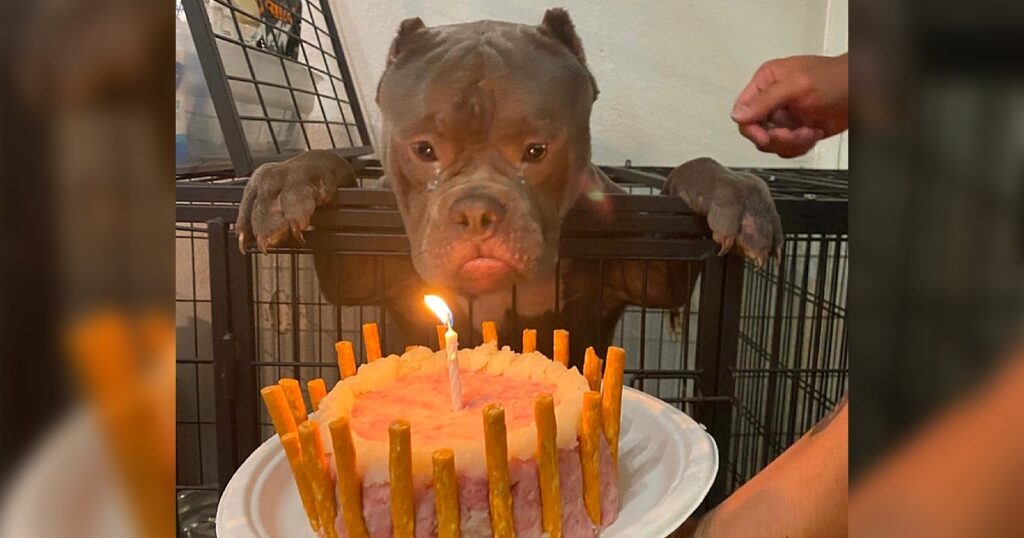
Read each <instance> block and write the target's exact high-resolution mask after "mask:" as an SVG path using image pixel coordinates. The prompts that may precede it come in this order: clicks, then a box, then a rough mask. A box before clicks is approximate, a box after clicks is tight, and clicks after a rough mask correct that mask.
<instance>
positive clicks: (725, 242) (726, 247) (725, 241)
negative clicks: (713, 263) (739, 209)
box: [718, 235, 736, 256]
mask: <svg viewBox="0 0 1024 538" xmlns="http://www.w3.org/2000/svg"><path fill="white" fill-rule="evenodd" d="M735 242H736V236H734V235H727V236H725V237H722V248H720V249H718V255H719V256H725V255H726V254H728V253H729V251H730V250H732V245H733V243H735Z"/></svg>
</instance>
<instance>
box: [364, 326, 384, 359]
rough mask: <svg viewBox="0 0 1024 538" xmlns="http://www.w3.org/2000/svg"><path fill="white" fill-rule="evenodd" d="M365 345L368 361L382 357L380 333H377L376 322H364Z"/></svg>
mask: <svg viewBox="0 0 1024 538" xmlns="http://www.w3.org/2000/svg"><path fill="white" fill-rule="evenodd" d="M363 346H364V347H366V362H373V361H375V360H377V359H379V358H381V354H380V335H379V334H378V333H377V324H376V323H365V324H363Z"/></svg>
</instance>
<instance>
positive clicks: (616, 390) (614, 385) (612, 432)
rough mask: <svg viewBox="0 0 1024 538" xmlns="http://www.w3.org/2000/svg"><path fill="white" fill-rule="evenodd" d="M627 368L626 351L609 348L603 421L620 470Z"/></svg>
mask: <svg viewBox="0 0 1024 538" xmlns="http://www.w3.org/2000/svg"><path fill="white" fill-rule="evenodd" d="M625 367H626V350H625V349H622V348H621V347H615V346H611V347H609V348H608V356H607V357H605V365H604V381H603V382H602V391H601V420H602V423H603V425H604V437H605V439H606V440H607V441H608V450H609V451H610V452H611V455H612V468H613V469H615V470H616V472H617V471H618V468H619V426H620V425H621V423H622V372H623V370H624V369H625Z"/></svg>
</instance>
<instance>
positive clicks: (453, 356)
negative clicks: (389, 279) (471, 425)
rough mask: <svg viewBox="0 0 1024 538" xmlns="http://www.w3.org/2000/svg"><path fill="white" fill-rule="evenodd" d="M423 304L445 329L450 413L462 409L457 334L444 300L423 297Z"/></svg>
mask: <svg viewBox="0 0 1024 538" xmlns="http://www.w3.org/2000/svg"><path fill="white" fill-rule="evenodd" d="M423 302H425V303H427V308H430V310H432V311H433V312H434V314H435V315H436V316H437V317H438V318H439V319H440V320H441V323H444V326H445V327H446V328H447V330H445V332H444V347H445V350H446V351H447V352H448V392H449V393H450V394H451V398H452V411H458V410H460V409H462V381H461V380H459V360H458V355H457V353H458V350H459V334H458V333H456V332H455V329H453V328H452V323H453V322H452V311H451V310H449V309H448V305H447V304H445V302H444V299H442V298H440V297H438V296H437V295H425V296H423Z"/></svg>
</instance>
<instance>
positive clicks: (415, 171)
mask: <svg viewBox="0 0 1024 538" xmlns="http://www.w3.org/2000/svg"><path fill="white" fill-rule="evenodd" d="M597 93H598V92H597V86H596V84H595V82H594V79H593V77H592V76H591V74H590V71H589V70H588V69H587V65H586V61H585V57H584V54H583V47H582V45H581V43H580V39H579V37H577V35H576V31H575V29H574V27H573V24H572V21H571V20H570V19H569V15H568V13H566V12H565V11H564V10H561V9H551V10H548V11H547V13H545V15H544V19H543V22H541V24H540V25H539V26H530V25H524V24H512V23H505V22H494V21H480V22H473V23H466V24H455V25H451V26H439V27H434V28H428V27H426V26H425V25H424V24H423V22H422V21H421V20H420V19H418V18H413V19H407V20H405V21H404V22H402V24H401V26H400V27H399V30H398V35H397V36H396V37H395V39H394V42H393V43H392V45H391V50H390V52H389V53H388V58H387V67H386V69H385V71H384V75H383V76H382V78H381V80H380V84H379V86H378V89H377V103H378V104H379V105H380V109H381V112H382V114H383V120H384V133H383V137H382V138H381V140H382V141H383V142H382V144H383V147H381V148H380V151H381V155H382V163H383V167H384V171H385V177H386V181H387V183H388V184H389V186H390V188H391V189H393V190H394V193H395V196H396V198H397V200H398V207H399V210H400V212H401V215H402V219H403V221H404V224H405V230H406V233H407V234H408V236H409V241H410V243H411V245H412V256H411V264H410V263H409V260H401V259H398V258H391V259H379V258H376V259H375V258H370V257H364V256H342V255H336V254H326V253H320V254H317V255H316V259H315V262H316V269H317V276H318V278H319V281H320V286H321V289H322V291H323V293H324V295H325V296H326V297H327V298H328V299H329V300H330V301H331V302H333V303H335V304H343V305H360V304H377V303H378V302H379V301H380V300H381V299H382V297H381V295H382V294H383V299H384V300H385V302H386V305H387V309H388V316H389V319H394V320H397V324H398V326H399V328H400V329H401V332H402V333H404V334H403V335H395V334H393V333H394V332H395V331H392V332H391V333H389V336H390V337H391V338H389V342H388V345H389V346H390V347H389V350H390V351H396V350H400V349H402V348H403V346H404V345H405V344H407V343H411V342H421V343H423V344H430V343H431V342H430V341H428V340H426V337H427V335H429V334H430V327H431V326H433V324H434V323H436V320H435V319H434V318H433V317H432V315H431V314H430V313H429V312H427V311H426V308H425V307H424V306H423V293H424V291H425V290H427V289H431V290H432V291H434V292H437V291H438V290H441V294H442V295H445V296H446V297H447V298H448V299H449V304H450V305H452V307H453V310H455V317H456V320H462V321H463V323H461V324H460V327H462V328H463V329H462V330H468V326H469V323H470V322H472V323H473V330H474V331H478V330H479V329H478V322H479V321H482V320H486V319H491V320H495V321H497V322H498V325H499V327H500V331H501V333H502V334H501V338H502V342H512V343H515V342H518V341H519V335H518V334H513V333H514V332H515V328H523V327H533V328H536V329H538V339H539V342H538V345H539V348H540V349H541V350H542V351H545V352H549V351H550V349H551V347H550V346H551V338H552V337H551V334H552V330H553V329H555V328H565V329H569V330H570V334H571V338H570V340H571V353H572V355H571V357H572V361H573V363H574V364H579V363H581V362H582V359H583V347H584V346H585V345H594V346H595V347H597V348H598V349H603V347H604V346H605V345H607V343H608V342H609V339H610V336H611V332H612V330H613V329H614V327H615V325H616V323H617V322H618V320H619V317H620V316H621V314H622V312H623V309H624V308H625V307H626V305H628V304H639V303H640V302H641V299H643V298H644V297H645V290H644V289H643V287H642V278H641V277H640V275H641V271H642V269H641V265H640V263H635V262H629V261H606V262H605V263H604V265H603V267H602V268H601V270H600V271H599V270H598V269H597V267H596V265H594V264H588V263H582V262H579V261H575V260H563V262H562V263H561V264H560V265H559V267H560V271H561V273H562V274H561V284H560V285H559V286H558V293H559V295H560V305H561V306H560V315H559V317H558V319H556V317H555V308H554V307H555V303H554V300H555V288H556V285H555V268H556V261H557V258H558V243H559V236H560V228H561V224H562V219H563V217H564V216H565V214H566V213H567V212H568V211H569V209H570V208H572V206H573V205H574V204H575V203H576V202H577V200H579V199H581V197H585V196H587V195H592V194H593V193H596V192H620V189H619V187H617V186H616V185H615V184H614V183H613V182H612V181H611V180H610V179H609V178H608V177H607V176H605V174H604V173H602V172H601V171H600V169H598V168H597V167H596V166H594V165H593V164H591V162H590V112H591V106H592V104H593V102H594V100H595V99H596V98H597ZM356 186H357V182H356V179H355V175H354V173H353V171H352V168H351V166H350V165H349V164H348V163H347V162H346V161H345V160H343V159H341V158H339V157H337V156H335V155H334V154H332V153H329V152H326V151H309V152H306V153H304V154H302V155H299V156H297V157H295V158H293V159H291V160H288V161H285V162H282V163H276V164H267V165H264V166H262V167H260V168H259V169H257V170H256V172H255V173H254V174H253V176H252V179H251V180H250V181H249V184H248V185H247V187H246V190H245V195H244V197H243V200H242V205H241V210H240V213H239V216H238V222H236V224H235V227H236V230H237V231H238V234H239V242H240V246H241V247H242V248H243V249H244V247H245V246H246V244H247V242H248V241H252V240H255V242H256V244H257V245H258V246H259V247H260V248H261V249H264V250H265V249H266V248H267V247H268V246H271V245H274V244H276V243H278V242H280V241H282V240H283V239H285V238H286V237H287V236H288V235H289V234H291V235H292V236H294V237H296V238H297V239H301V237H302V230H303V229H305V228H306V227H307V225H308V224H309V221H310V215H311V214H312V213H313V211H314V209H315V208H316V207H317V206H319V205H322V204H325V203H326V202H327V201H328V200H329V199H330V198H331V195H332V193H333V192H334V191H335V190H336V189H337V188H339V187H341V188H345V187H356ZM665 192H666V193H668V194H671V195H676V196H680V197H681V198H682V199H683V200H684V201H686V203H687V204H689V206H690V207H691V208H692V209H693V210H694V211H695V212H697V213H699V214H701V215H706V216H707V219H708V224H709V226H710V228H711V230H712V232H713V236H714V240H715V241H716V242H717V243H719V244H720V245H721V252H722V253H725V252H727V251H729V250H730V249H733V248H738V249H739V250H740V251H741V252H742V253H743V254H745V255H746V256H748V257H751V258H754V259H756V260H758V261H759V262H762V263H763V262H764V261H765V260H766V259H767V258H768V257H769V256H772V255H776V256H777V254H778V252H779V249H780V248H781V245H782V229H781V225H780V223H779V217H778V214H777V212H776V211H775V206H774V204H773V202H772V200H771V197H770V195H769V193H768V189H767V187H766V186H765V184H764V183H763V182H762V181H761V180H759V179H758V178H756V177H754V176H752V175H748V174H739V173H735V172H731V171H729V170H727V169H726V168H724V167H722V166H721V165H719V164H718V163H717V162H715V161H713V160H711V159H707V158H703V159H696V160H693V161H690V162H688V163H686V164H683V165H682V166H680V167H678V168H676V169H675V170H673V171H672V173H671V174H670V176H669V180H668V183H667V186H666V188H665ZM381 271H383V274H384V275H385V276H386V283H385V282H382V280H383V279H382V278H381V277H380V275H381V274H382V273H381ZM699 271H700V264H697V263H693V264H687V263H683V262H672V263H669V262H663V263H651V264H650V265H649V273H648V275H647V278H646V280H647V286H646V303H647V305H648V306H652V307H660V308H677V307H679V306H681V305H682V304H684V303H685V302H686V301H688V300H689V297H690V293H691V290H692V288H693V285H694V282H695V281H696V278H697V275H698V273H699ZM513 283H514V284H515V285H516V290H517V293H516V298H515V301H516V305H515V307H516V311H517V312H518V313H519V319H518V321H516V320H513V319H512V301H513V298H512V294H511V293H510V289H511V287H512V284H513ZM468 297H473V299H474V300H473V309H474V311H473V320H469V318H468V315H467V305H468V302H469V301H468V299H467V298H468ZM598 298H599V299H598ZM595 301H600V308H594V304H595ZM594 312H599V314H593V313H594ZM595 315H599V317H600V319H596V320H595V319H594V316H595ZM467 340H469V339H467ZM469 341H479V337H478V336H477V337H476V338H475V339H474V340H469Z"/></svg>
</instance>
